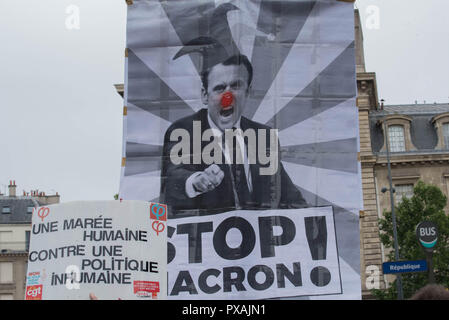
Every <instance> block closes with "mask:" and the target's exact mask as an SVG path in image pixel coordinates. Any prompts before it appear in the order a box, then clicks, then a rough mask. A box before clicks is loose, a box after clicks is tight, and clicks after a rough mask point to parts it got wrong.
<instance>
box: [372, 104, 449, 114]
mask: <svg viewBox="0 0 449 320" xmlns="http://www.w3.org/2000/svg"><path fill="white" fill-rule="evenodd" d="M445 112H449V103H433V104H398V105H388V106H387V105H386V106H384V107H383V110H375V111H372V112H371V114H370V115H372V116H385V115H389V114H406V115H422V114H432V115H436V114H440V113H445Z"/></svg>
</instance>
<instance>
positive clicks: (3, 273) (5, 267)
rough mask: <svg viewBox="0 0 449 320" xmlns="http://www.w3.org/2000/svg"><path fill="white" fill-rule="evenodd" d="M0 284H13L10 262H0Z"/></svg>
mask: <svg viewBox="0 0 449 320" xmlns="http://www.w3.org/2000/svg"><path fill="white" fill-rule="evenodd" d="M0 283H13V276H12V262H0Z"/></svg>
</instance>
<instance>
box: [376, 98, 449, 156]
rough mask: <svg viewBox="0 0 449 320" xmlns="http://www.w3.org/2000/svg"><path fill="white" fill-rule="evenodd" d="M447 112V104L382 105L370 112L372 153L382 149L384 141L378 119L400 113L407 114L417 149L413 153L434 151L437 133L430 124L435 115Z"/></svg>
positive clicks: (448, 110) (448, 106)
mask: <svg viewBox="0 0 449 320" xmlns="http://www.w3.org/2000/svg"><path fill="white" fill-rule="evenodd" d="M446 112H449V104H447V103H444V104H443V103H440V104H436V103H435V104H407V105H389V106H387V105H386V106H384V107H383V110H374V111H371V112H370V115H369V118H370V132H371V147H372V150H373V152H374V153H376V152H379V151H380V150H381V149H382V146H383V143H384V137H383V130H382V128H381V127H380V126H379V125H378V121H379V120H380V119H382V118H383V117H385V116H387V115H392V114H400V115H407V116H409V117H410V118H411V119H412V121H411V124H410V135H411V138H412V143H413V145H414V146H415V147H416V148H417V149H418V150H417V151H415V153H417V152H418V153H428V152H435V147H436V145H437V144H438V135H437V132H436V130H435V127H434V126H433V124H432V118H433V117H434V116H435V115H438V114H442V113H446Z"/></svg>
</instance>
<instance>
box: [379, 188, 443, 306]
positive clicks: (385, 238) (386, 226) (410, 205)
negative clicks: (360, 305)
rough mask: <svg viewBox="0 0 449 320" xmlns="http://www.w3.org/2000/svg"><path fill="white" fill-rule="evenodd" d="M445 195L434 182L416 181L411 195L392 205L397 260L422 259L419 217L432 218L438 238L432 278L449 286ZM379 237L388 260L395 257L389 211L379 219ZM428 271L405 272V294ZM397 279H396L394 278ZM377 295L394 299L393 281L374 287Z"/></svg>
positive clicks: (413, 289)
mask: <svg viewBox="0 0 449 320" xmlns="http://www.w3.org/2000/svg"><path fill="white" fill-rule="evenodd" d="M446 204H447V197H446V196H445V195H444V194H443V192H442V191H441V190H440V189H439V188H438V187H436V186H433V185H429V184H425V183H424V182H422V181H418V183H417V184H416V186H415V188H414V190H413V196H412V197H411V198H410V199H407V198H405V197H403V198H402V201H401V202H400V203H399V204H398V205H397V206H395V214H396V225H397V234H398V246H399V258H400V260H401V261H402V260H405V261H407V260H424V259H425V258H426V255H425V253H424V251H423V249H422V248H421V246H420V245H419V243H418V239H417V238H416V227H417V225H418V224H419V223H420V222H422V221H432V222H434V223H436V225H437V226H438V242H437V244H436V246H435V251H434V255H433V261H434V270H435V280H436V282H437V283H438V284H441V285H444V286H445V287H449V246H448V240H449V217H448V216H447V215H446V214H445V212H444V207H445V206H446ZM379 229H380V231H381V234H380V240H381V241H382V243H383V245H384V246H385V247H386V248H390V249H391V251H390V252H389V254H388V255H387V259H388V260H389V261H395V258H394V240H393V223H392V215H391V211H384V218H383V219H380V220H379ZM427 279H428V277H427V273H404V274H402V284H403V289H404V298H406V299H407V298H410V297H411V296H412V295H413V294H414V293H415V292H416V291H417V290H418V289H419V288H421V287H423V286H425V285H426V284H427ZM395 282H396V280H395ZM373 294H374V295H375V296H376V297H378V298H380V299H396V297H397V292H396V283H393V284H392V285H391V286H390V287H389V288H388V289H386V290H373Z"/></svg>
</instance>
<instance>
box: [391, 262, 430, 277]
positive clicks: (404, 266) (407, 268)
mask: <svg viewBox="0 0 449 320" xmlns="http://www.w3.org/2000/svg"><path fill="white" fill-rule="evenodd" d="M382 271H383V273H384V274H389V273H405V272H424V271H427V262H426V260H416V261H395V262H384V263H382Z"/></svg>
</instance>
